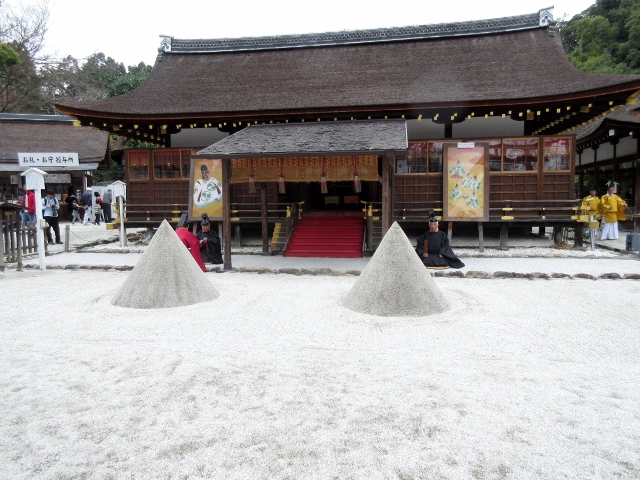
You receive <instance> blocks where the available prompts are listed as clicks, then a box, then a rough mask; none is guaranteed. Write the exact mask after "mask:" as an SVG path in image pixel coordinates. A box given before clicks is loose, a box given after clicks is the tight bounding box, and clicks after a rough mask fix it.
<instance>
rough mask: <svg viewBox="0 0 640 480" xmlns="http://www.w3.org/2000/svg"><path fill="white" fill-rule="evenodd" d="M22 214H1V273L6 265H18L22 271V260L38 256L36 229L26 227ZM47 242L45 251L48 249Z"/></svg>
mask: <svg viewBox="0 0 640 480" xmlns="http://www.w3.org/2000/svg"><path fill="white" fill-rule="evenodd" d="M19 215H20V212H15V213H14V212H3V213H2V214H0V216H1V220H2V221H1V222H0V229H1V233H2V235H0V236H1V237H2V240H0V242H1V245H0V247H2V252H1V253H2V255H0V271H4V268H5V264H7V263H16V264H17V267H18V269H22V258H23V256H25V255H37V253H38V241H37V229H36V227H26V226H25V225H24V224H23V223H22V222H21V221H20V217H19ZM46 248H47V247H46V242H45V249H46Z"/></svg>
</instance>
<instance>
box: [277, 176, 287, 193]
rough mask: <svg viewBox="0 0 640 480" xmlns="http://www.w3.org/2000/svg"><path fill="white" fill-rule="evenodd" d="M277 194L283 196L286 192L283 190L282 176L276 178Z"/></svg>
mask: <svg viewBox="0 0 640 480" xmlns="http://www.w3.org/2000/svg"><path fill="white" fill-rule="evenodd" d="M278 193H280V194H282V195H284V194H285V193H287V192H286V190H285V188H284V177H283V176H282V175H280V176H279V177H278Z"/></svg>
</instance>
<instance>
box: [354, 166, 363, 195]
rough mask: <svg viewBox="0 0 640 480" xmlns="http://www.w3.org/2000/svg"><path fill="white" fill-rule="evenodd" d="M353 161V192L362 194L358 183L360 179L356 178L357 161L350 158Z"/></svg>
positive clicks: (360, 185)
mask: <svg viewBox="0 0 640 480" xmlns="http://www.w3.org/2000/svg"><path fill="white" fill-rule="evenodd" d="M352 160H353V191H354V192H355V193H360V192H362V184H361V183H360V177H359V176H358V169H357V168H356V165H357V163H356V162H357V160H356V157H353V158H352Z"/></svg>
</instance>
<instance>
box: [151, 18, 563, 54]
mask: <svg viewBox="0 0 640 480" xmlns="http://www.w3.org/2000/svg"><path fill="white" fill-rule="evenodd" d="M550 17H551V12H550V11H549V10H540V11H539V12H536V13H530V14H527V15H518V16H514V17H503V18H492V19H487V20H476V21H470V22H454V23H440V24H434V25H417V26H416V25H413V26H407V27H393V28H377V29H370V30H352V31H340V32H327V33H309V34H302V35H278V36H269V37H244V38H217V39H192V40H182V39H175V38H173V37H164V39H163V41H162V45H161V48H160V49H159V50H160V53H159V55H158V59H159V60H162V59H163V58H164V54H165V52H173V53H212V52H229V51H234V52H238V51H242V50H273V49H281V48H300V47H318V46H331V45H354V44H359V43H380V42H396V41H403V40H419V39H426V38H437V37H454V36H461V35H478V34H485V33H495V32H507V31H512V30H525V29H530V28H538V27H540V26H541V25H544V26H546V25H547V24H548V23H549V20H550Z"/></svg>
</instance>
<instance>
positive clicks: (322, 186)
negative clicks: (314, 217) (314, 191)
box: [320, 173, 329, 193]
mask: <svg viewBox="0 0 640 480" xmlns="http://www.w3.org/2000/svg"><path fill="white" fill-rule="evenodd" d="M328 191H329V190H328V189H327V177H325V176H324V173H323V174H322V177H320V192H322V193H327V192H328Z"/></svg>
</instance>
